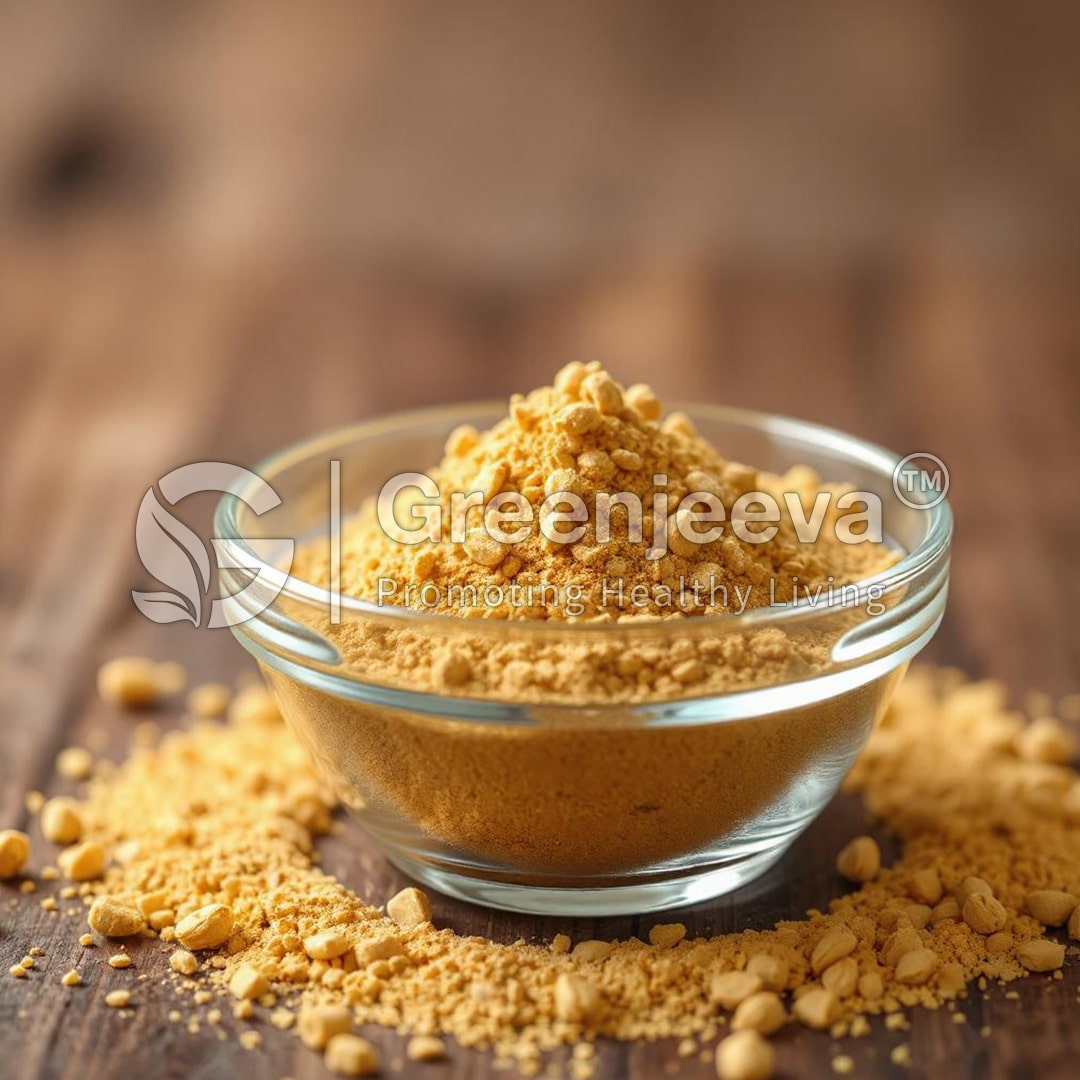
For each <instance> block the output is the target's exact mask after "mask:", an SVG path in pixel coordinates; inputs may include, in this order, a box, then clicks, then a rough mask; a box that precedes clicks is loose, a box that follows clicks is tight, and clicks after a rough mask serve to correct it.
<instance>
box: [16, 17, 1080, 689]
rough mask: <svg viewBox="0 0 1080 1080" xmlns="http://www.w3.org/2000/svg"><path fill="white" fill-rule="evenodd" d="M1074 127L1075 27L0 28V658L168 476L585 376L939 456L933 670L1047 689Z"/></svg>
mask: <svg viewBox="0 0 1080 1080" xmlns="http://www.w3.org/2000/svg"><path fill="white" fill-rule="evenodd" d="M1078 132H1080V7H1078V6H1077V5H1076V4H1074V3H1069V2H1062V3H1048V2H1044V0H1036V2H1030V3H1024V4H1017V3H1009V2H981V3H956V4H953V3H943V2H940V0H925V2H919V0H905V2H901V3H891V4H888V3H880V4H868V3H865V2H861V0H850V2H835V3H833V2H826V3H820V4H812V5H811V4H794V3H780V2H769V0H765V2H760V3H751V4H744V5H743V4H740V5H729V4H721V3H695V2H691V0H679V2H677V3H669V4H660V3H655V2H652V0H606V2H583V0H578V2H546V3H543V4H538V3H534V4H529V3H526V2H524V0H520V2H519V0H502V2H488V3H477V2H457V3H454V4H448V3H439V2H434V0H432V2H414V0H358V2H347V3H346V2H342V3H303V4H301V3H295V2H288V0H284V2H277V0H275V2H270V0H264V2H262V3H260V4H258V5H254V4H247V5H244V4H240V5H226V4H220V3H210V2H208V0H192V2H188V3H163V2H160V0H157V2H147V0H138V2H136V0H97V2H96V3H93V4H89V3H75V2H60V0H35V2H33V3H9V4H6V5H3V7H2V8H0V379H2V382H0V448H2V453H3V466H2V472H0V483H2V487H0V500H2V501H0V611H2V613H3V615H4V616H5V619H4V621H5V623H6V626H7V629H6V630H5V631H4V633H5V635H6V636H7V637H8V638H9V642H8V644H9V645H10V647H11V651H9V655H18V656H19V657H20V658H21V660H22V662H24V663H31V664H32V663H33V660H34V657H35V655H37V653H38V652H39V651H41V650H43V649H44V648H45V646H44V641H45V639H46V638H47V639H48V648H49V651H50V653H51V654H52V657H53V659H52V661H51V663H56V661H57V657H59V658H61V659H62V658H63V657H64V656H65V655H67V656H69V657H71V658H75V657H77V656H80V655H82V654H81V653H80V650H84V649H85V647H86V642H87V639H88V635H90V636H91V637H92V635H93V633H95V631H94V629H93V628H94V627H98V628H100V627H101V626H102V625H104V626H115V625H118V624H119V623H120V622H121V621H124V622H125V624H128V625H131V623H129V620H133V619H134V618H135V613H134V611H133V609H132V608H131V604H130V600H129V597H128V591H129V590H130V588H131V587H132V585H133V584H135V583H136V582H135V581H133V578H134V577H136V573H135V567H136V563H135V559H134V548H133V542H132V535H133V524H134V519H135V512H136V509H137V506H138V502H139V499H140V498H141V496H142V493H143V492H144V491H145V490H146V488H147V487H148V486H149V485H150V484H151V483H152V482H153V481H154V480H156V478H157V477H158V476H159V475H161V474H162V473H163V472H164V471H166V470H168V469H170V468H172V467H174V466H176V465H178V464H182V463H185V462H187V461H191V460H198V459H203V458H210V459H212V458H221V459H225V460H232V461H237V462H240V463H243V464H248V465H250V464H253V463H254V462H255V461H257V460H258V459H259V458H260V457H262V456H263V455H264V454H266V453H267V452H269V451H271V450H273V449H274V448H276V447H278V446H280V445H282V444H283V443H285V442H288V441H290V440H293V439H295V438H298V437H300V436H303V435H305V434H310V433H313V432H315V431H318V430H320V429H322V428H326V427H330V426H334V425H339V424H343V423H346V422H349V421H351V420H354V419H357V418H361V417H364V416H367V415H370V414H372V413H375V412H380V411H384V410H387V409H394V408H400V407H406V406H414V405H422V404H428V403H434V402H443V401H454V400H467V399H473V398H476V397H478V396H482V397H485V396H486V397H492V396H501V395H506V394H508V393H510V392H511V391H514V390H524V389H528V388H530V387H532V386H534V385H538V384H540V383H542V382H545V381H547V380H548V378H549V376H550V375H551V374H552V373H553V372H554V370H555V369H556V368H558V367H559V366H561V365H562V364H564V363H565V362H567V361H568V360H571V359H599V360H601V361H603V362H604V363H605V365H607V366H608V367H609V368H610V369H611V370H612V371H613V373H614V374H615V375H616V377H617V378H620V379H621V380H622V381H623V382H625V383H629V382H634V381H638V380H644V381H648V382H650V383H652V384H654V386H655V387H656V389H657V390H658V392H659V393H660V395H661V397H662V398H664V399H665V400H680V399H682V400H711V401H717V402H726V403H731V404H735V405H746V406H752V407H755V408H759V409H770V410H776V411H779V412H784V413H788V414H793V415H796V416H801V417H806V418H811V419H815V420H819V421H823V422H825V423H828V424H831V425H835V426H837V427H841V428H844V429H846V430H850V431H852V432H855V433H857V434H859V435H863V436H867V437H870V438H872V439H874V440H876V441H878V442H882V443H885V444H886V445H889V446H890V447H892V448H893V449H895V450H897V451H899V452H901V453H907V452H909V451H914V450H928V451H932V452H934V453H936V454H938V455H939V456H940V457H942V458H944V460H945V461H946V463H947V464H948V466H949V468H950V470H951V474H952V499H953V501H954V504H955V507H956V510H957V515H958V536H957V544H956V563H955V572H954V581H955V586H954V601H953V612H952V615H951V616H950V619H949V620H948V621H947V624H946V627H945V628H944V629H943V631H942V633H941V635H940V637H939V639H938V640H937V641H936V642H935V645H934V650H935V655H937V656H938V657H939V658H942V659H947V660H949V661H951V662H956V663H960V664H963V665H964V666H966V667H968V668H969V669H971V670H973V671H975V672H986V671H988V670H992V671H993V672H994V673H996V674H999V675H1001V676H1003V677H1004V678H1006V679H1008V680H1009V681H1010V682H1011V683H1012V684H1013V685H1014V686H1015V687H1017V688H1020V689H1022V688H1023V687H1025V686H1028V685H1033V684H1041V685H1043V686H1045V687H1046V688H1047V689H1049V690H1052V691H1065V690H1071V689H1076V688H1077V685H1076V681H1075V679H1074V678H1073V676H1074V673H1075V672H1076V670H1077V660H1078V645H1077V639H1078V637H1080V635H1076V634H1075V630H1074V627H1073V619H1072V615H1071V613H1072V611H1073V610H1074V606H1075V604H1076V602H1077V601H1078V600H1080V596H1078V593H1080V574H1078V572H1077V569H1076V567H1075V559H1076V553H1077V551H1078V550H1080V515H1078V512H1077V509H1076V505H1075V495H1076V490H1077V487H1076V481H1075V470H1076V467H1077V465H1078V464H1080V461H1078V458H1080V454H1078V450H1080V436H1078V434H1077V430H1078V426H1080V425H1078V422H1077V415H1078V412H1080V288H1078V286H1080V137H1078ZM721 449H722V448H721ZM203 532H204V535H205V524H204V528H203ZM88 568H91V569H92V570H93V572H92V573H82V571H85V570H86V569H88ZM58 613H65V614H69V615H74V616H76V617H75V618H72V619H69V620H67V621H66V622H65V623H64V624H63V625H59V624H58V623H57V620H56V615H57V614H58ZM110 620H111V621H110Z"/></svg>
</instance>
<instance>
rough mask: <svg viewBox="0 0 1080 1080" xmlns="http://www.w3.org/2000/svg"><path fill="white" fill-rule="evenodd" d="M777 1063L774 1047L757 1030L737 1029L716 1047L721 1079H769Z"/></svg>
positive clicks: (717, 1070)
mask: <svg viewBox="0 0 1080 1080" xmlns="http://www.w3.org/2000/svg"><path fill="white" fill-rule="evenodd" d="M775 1064H776V1056H775V1054H774V1053H773V1048H772V1047H771V1046H770V1045H769V1044H768V1043H767V1042H766V1041H765V1040H764V1039H763V1038H762V1037H761V1036H760V1035H759V1034H758V1033H757V1032H756V1031H737V1032H735V1034H734V1035H729V1036H728V1037H727V1038H726V1039H724V1040H723V1041H722V1042H721V1043H720V1044H719V1045H718V1046H717V1048H716V1074H717V1076H718V1077H720V1080H769V1078H770V1077H771V1076H772V1074H773V1069H774V1068H775Z"/></svg>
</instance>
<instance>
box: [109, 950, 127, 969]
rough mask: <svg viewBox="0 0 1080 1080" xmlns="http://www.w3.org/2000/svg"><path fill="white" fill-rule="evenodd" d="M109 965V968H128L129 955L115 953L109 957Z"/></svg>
mask: <svg viewBox="0 0 1080 1080" xmlns="http://www.w3.org/2000/svg"><path fill="white" fill-rule="evenodd" d="M109 967H111V968H117V969H122V968H129V967H131V957H130V956H128V954H127V953H116V954H115V955H113V956H110V957H109Z"/></svg>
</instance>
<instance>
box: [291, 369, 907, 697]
mask: <svg viewBox="0 0 1080 1080" xmlns="http://www.w3.org/2000/svg"><path fill="white" fill-rule="evenodd" d="M661 413H662V408H661V404H660V402H659V401H658V399H657V397H656V395H655V394H654V393H653V391H652V390H651V389H649V388H648V387H646V386H643V385H636V386H631V387H629V388H628V389H626V390H623V389H622V388H621V387H620V386H619V385H618V384H617V383H616V382H615V380H614V379H612V377H611V376H610V375H609V374H608V373H607V372H606V371H604V370H603V369H602V368H601V367H600V366H599V365H598V364H596V363H592V364H587V365H586V364H580V363H573V364H570V365H568V366H567V367H565V368H563V369H562V370H561V371H560V372H559V373H558V375H557V376H556V378H555V380H554V385H553V386H550V387H543V388H541V389H538V390H534V391H533V392H532V393H530V394H528V395H527V396H522V395H515V396H514V397H513V398H512V399H511V401H510V407H509V415H508V416H507V417H506V418H505V419H503V420H502V421H500V422H499V423H497V424H496V425H495V426H494V427H492V428H491V429H490V430H488V431H485V432H483V433H479V432H477V431H476V430H475V429H473V428H471V427H462V428H458V429H457V430H455V431H454V432H453V433H452V434H451V435H450V437H449V439H448V440H447V443H446V447H445V456H444V457H443V459H442V461H441V462H440V463H439V464H438V465H437V466H434V467H432V468H429V469H428V470H427V474H426V475H427V476H428V477H429V478H430V480H431V481H432V482H433V483H434V485H435V487H436V488H437V491H438V497H437V498H435V497H432V499H431V500H430V501H429V502H428V503H426V504H424V505H427V506H429V507H431V506H436V505H437V506H438V509H439V513H440V522H441V526H442V527H441V531H440V533H439V536H438V538H437V539H436V540H424V541H423V542H419V543H404V542H402V540H401V539H399V538H395V537H392V536H391V535H389V534H388V531H387V528H386V525H387V520H386V517H385V516H384V517H382V518H380V515H379V513H378V510H377V504H376V501H375V499H374V497H373V498H371V499H369V500H368V501H367V502H366V503H365V504H364V505H363V506H362V507H361V509H360V511H359V512H358V513H357V514H356V515H354V516H353V517H352V518H351V519H349V520H348V521H347V522H346V523H345V525H344V528H343V530H342V540H341V563H340V579H339V580H340V588H341V591H342V593H343V594H345V595H347V596H352V597H358V598H361V599H365V600H369V601H377V602H379V603H380V604H384V605H390V606H404V607H407V608H410V609H414V610H417V611H422V612H425V613H430V614H437V615H447V616H457V617H461V618H464V619H483V620H507V621H514V620H521V619H528V620H533V621H541V622H544V623H546V624H548V625H550V626H552V627H558V626H564V625H565V624H567V623H587V624H590V625H600V626H602V625H604V624H631V625H636V626H641V625H643V624H645V623H646V622H649V621H652V622H656V621H658V620H663V621H668V620H676V621H679V620H681V621H683V622H685V623H686V624H687V629H686V631H685V633H684V634H683V635H682V640H680V641H679V642H672V641H671V633H670V630H671V628H670V627H669V628H668V630H669V633H668V637H667V639H666V640H665V641H664V642H663V643H662V646H661V645H658V643H657V642H656V641H650V640H639V641H637V642H629V641H626V642H623V641H614V640H613V641H608V642H601V641H598V640H590V641H586V640H583V639H581V638H580V637H579V638H578V639H577V640H576V641H571V640H569V639H554V638H549V639H539V638H534V639H526V638H524V637H521V636H518V637H515V636H514V634H513V632H512V631H511V632H508V633H506V634H505V635H504V636H503V637H501V638H498V637H494V636H493V635H492V634H491V633H486V634H485V633H481V631H480V629H479V628H478V629H477V630H476V632H475V634H473V635H469V634H468V633H467V632H465V631H464V630H462V629H461V628H459V629H458V632H457V633H456V634H452V633H451V632H450V631H446V632H443V631H440V630H439V629H437V628H435V627H432V626H430V625H429V626H428V627H426V628H425V629H421V630H418V629H410V628H401V627H393V626H388V625H386V624H385V623H379V622H378V621H377V620H373V619H367V618H364V617H350V616H348V615H347V616H346V618H345V620H344V622H343V623H342V624H340V625H336V624H332V623H331V621H330V619H329V618H328V617H327V618H322V617H321V615H319V614H315V613H312V612H311V611H310V610H301V611H297V612H295V615H296V617H297V618H298V619H300V620H301V621H305V622H308V623H314V625H315V626H316V628H317V629H318V630H319V632H320V633H322V634H324V635H325V636H326V637H328V638H329V639H331V640H332V641H333V642H334V644H335V645H336V646H337V647H338V649H339V650H340V652H341V653H342V655H343V657H344V658H345V660H346V662H347V663H349V664H350V665H352V666H355V667H356V668H360V669H363V671H364V672H365V677H367V678H371V679H374V680H375V681H381V682H387V683H401V682H405V683H408V684H410V685H419V686H421V687H422V688H424V689H437V690H445V691H448V692H451V693H460V694H469V695H472V696H490V697H500V696H509V697H512V698H513V699H515V700H521V699H523V698H524V699H537V700H539V699H542V698H546V699H551V698H560V697H565V696H567V695H568V694H569V695H572V696H577V697H579V698H580V696H581V695H582V694H591V695H592V696H594V697H595V698H596V699H598V700H605V701H611V700H630V701H632V700H638V699H649V698H661V697H673V696H686V695H687V694H688V693H693V692H704V691H706V690H712V689H720V688H723V687H732V686H736V685H737V686H740V687H745V686H747V685H750V684H752V683H761V682H763V681H768V680H770V679H776V678H780V677H787V678H797V677H800V676H801V675H804V674H806V673H807V672H808V671H809V670H811V669H812V668H814V667H818V666H820V665H821V664H822V663H826V662H827V661H828V644H829V642H828V641H826V640H824V638H822V637H820V636H817V637H815V636H811V635H809V634H807V635H801V636H800V635H795V636H794V637H789V636H788V635H786V634H784V633H783V632H781V631H780V630H777V629H762V630H761V631H760V632H757V633H751V632H748V633H747V634H746V635H745V636H743V637H739V638H738V640H736V639H735V636H734V635H731V634H728V635H727V636H722V635H720V634H719V633H718V634H717V635H715V636H712V635H709V634H707V633H705V632H704V629H703V628H702V627H697V628H693V627H692V626H691V624H693V623H696V622H698V621H699V620H698V619H697V618H696V617H698V616H703V615H724V614H730V613H733V612H734V613H736V614H742V613H744V612H746V611H752V610H755V609H758V608H762V607H766V606H770V605H775V604H789V603H791V602H792V601H796V600H804V599H805V598H806V595H807V590H810V591H811V594H814V595H817V596H818V597H821V596H822V595H823V593H822V592H820V591H817V590H822V589H829V590H839V589H840V588H841V587H842V586H843V585H844V584H848V583H851V582H855V581H859V580H861V579H864V578H866V577H868V576H870V575H872V574H874V573H877V572H878V571H881V570H883V569H885V568H886V567H888V566H889V565H891V564H892V563H893V562H895V559H896V552H895V551H893V550H892V549H890V548H888V547H887V546H885V545H884V544H883V543H879V542H876V541H875V540H874V538H873V533H872V532H870V531H868V530H867V522H866V518H865V512H866V504H865V503H864V502H863V501H861V499H859V498H855V497H854V495H853V493H852V490H851V488H850V486H849V485H843V484H831V483H830V484H827V483H823V482H822V480H821V478H820V477H819V476H818V475H817V473H815V472H814V471H813V470H812V469H810V468H808V467H806V466H798V467H795V468H792V469H791V470H790V471H788V472H787V473H785V474H784V475H783V476H779V475H775V474H770V473H767V472H764V471H760V470H758V469H756V468H754V467H751V466H748V465H745V464H742V463H740V462H737V461H732V460H729V459H726V458H724V457H722V456H721V454H720V453H719V452H718V451H717V450H716V449H714V448H713V447H712V446H710V445H709V444H708V443H707V442H706V441H705V440H704V439H702V438H701V437H700V436H699V435H698V434H697V432H696V431H695V428H694V425H693V423H692V422H691V421H690V419H689V418H688V417H687V416H685V415H684V414H682V413H671V414H669V415H668V416H667V417H665V418H663V419H662V418H661ZM421 465H423V463H418V462H405V461H403V462H401V468H402V470H405V469H410V468H416V467H418V466H421ZM388 479H389V478H388ZM471 493H479V495H478V501H480V502H482V503H483V504H484V505H483V506H475V507H473V508H472V509H470V510H468V511H467V512H465V513H464V514H463V513H462V512H461V511H460V508H459V509H458V511H456V512H455V509H454V506H455V498H456V497H457V496H458V495H467V494H471ZM564 496H566V497H576V498H578V499H580V500H581V505H580V507H579V508H578V511H577V513H578V516H577V517H575V518H573V520H564V519H561V518H559V515H560V514H569V513H571V510H570V509H568V508H569V507H570V504H569V503H567V502H564V501H561V500H562V498H563V497H564ZM694 496H696V497H699V499H697V500H695V498H693V497H694ZM757 496H766V497H767V498H768V499H771V500H775V507H774V508H775V510H776V511H777V517H776V520H775V523H772V524H765V523H762V522H761V521H756V522H755V521H754V520H752V515H753V514H754V513H755V512H760V511H762V509H763V508H764V507H765V504H764V502H761V501H759V500H758V498H757ZM785 496H787V498H785ZM821 496H825V497H826V499H827V504H825V503H823V504H822V509H821V513H822V515H823V516H822V517H821V518H820V521H819V523H818V524H819V527H818V529H817V530H816V533H815V535H814V538H813V539H807V536H808V535H809V534H806V533H804V535H803V537H802V538H800V533H799V529H798V526H799V525H802V526H803V528H805V527H806V523H807V522H808V521H810V520H812V519H814V508H815V500H819V499H820V497H821ZM845 496H851V498H852V500H853V501H851V502H850V504H849V503H847V502H845ZM608 497H616V498H613V499H612V501H609V502H606V501H605V499H607V498H608ZM623 498H627V499H629V500H630V503H629V505H628V504H627V503H624V502H621V501H619V500H620V499H623ZM792 499H794V500H795V503H792V502H791V501H790V500H792ZM740 500H743V501H740ZM420 502H421V500H419V498H418V497H417V496H415V493H414V498H413V501H412V503H409V502H408V500H405V506H404V510H405V511H408V510H412V511H414V512H415V511H416V508H417V505H418V503H420ZM635 503H636V505H637V507H639V508H640V528H641V531H640V535H638V533H636V532H635V531H634V523H635V520H636V517H635V512H634V511H633V510H632V509H631V508H630V507H631V506H633V505H634V504H635ZM794 505H797V506H798V507H799V514H798V518H797V519H796V516H795V511H794V509H793V506H794ZM484 507H486V508H487V509H486V510H485V508H484ZM499 509H503V510H506V511H507V512H511V511H512V512H513V513H514V514H516V515H519V516H522V517H523V519H524V520H521V521H520V522H518V523H517V524H515V523H514V522H513V521H502V522H501V523H499V522H495V524H496V528H495V529H494V530H493V528H492V525H493V522H494V519H493V517H492V513H493V512H495V511H498V510H499ZM769 512H771V510H770V511H769ZM705 514H712V515H714V516H712V517H710V518H709V519H708V520H703V519H702V517H701V515H705ZM695 515H698V516H695ZM404 516H405V513H404V511H402V510H400V509H399V512H398V514H397V518H396V519H395V520H398V521H399V522H400V521H401V518H403V517H404ZM557 519H558V520H557ZM455 521H458V522H459V523H460V524H459V526H458V530H459V531H458V532H457V534H456V535H455V533H454V528H453V527H452V526H453V523H454V522H455ZM545 522H546V523H548V524H547V528H546V529H545V527H544V526H545ZM413 527H415V525H414V526H413ZM763 536H768V539H762V537H763ZM496 537H501V538H502V539H501V540H500V539H496ZM553 537H558V538H559V539H558V540H556V539H553ZM570 539H572V542H567V541H569V540H570ZM504 541H505V542H504ZM292 572H293V574H294V575H295V576H296V577H298V578H300V579H302V580H305V581H310V582H314V583H316V584H318V585H320V586H324V587H325V586H328V585H329V583H330V582H331V581H332V580H333V573H332V565H331V561H330V554H329V545H328V544H327V543H326V542H325V541H319V542H312V543H307V544H305V545H302V546H301V547H300V548H299V550H298V551H297V553H296V558H295V559H294V561H293V565H292ZM845 625H850V623H849V624H845ZM488 629H489V630H491V629H492V628H490V627H489V628H488ZM832 629H833V630H834V631H835V632H836V633H839V631H840V629H841V627H840V626H839V623H838V624H837V625H836V626H834V627H833V628H832Z"/></svg>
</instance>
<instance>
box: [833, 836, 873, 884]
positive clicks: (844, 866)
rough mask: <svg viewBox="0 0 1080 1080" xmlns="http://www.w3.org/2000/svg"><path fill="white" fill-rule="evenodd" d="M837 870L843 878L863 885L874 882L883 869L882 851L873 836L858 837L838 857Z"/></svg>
mask: <svg viewBox="0 0 1080 1080" xmlns="http://www.w3.org/2000/svg"><path fill="white" fill-rule="evenodd" d="M836 869H837V871H838V872H839V874H840V876H841V877H844V878H847V880H848V881H851V882H855V883H856V884H859V885H863V884H865V883H866V882H868V881H873V880H874V878H876V877H877V875H878V871H879V870H880V869H881V849H880V848H879V847H878V844H877V841H876V840H875V839H874V838H873V837H872V836H857V837H855V839H854V840H852V841H850V842H849V843H848V844H846V845H845V846H844V848H843V849H842V850H841V851H840V854H839V855H837V857H836Z"/></svg>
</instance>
